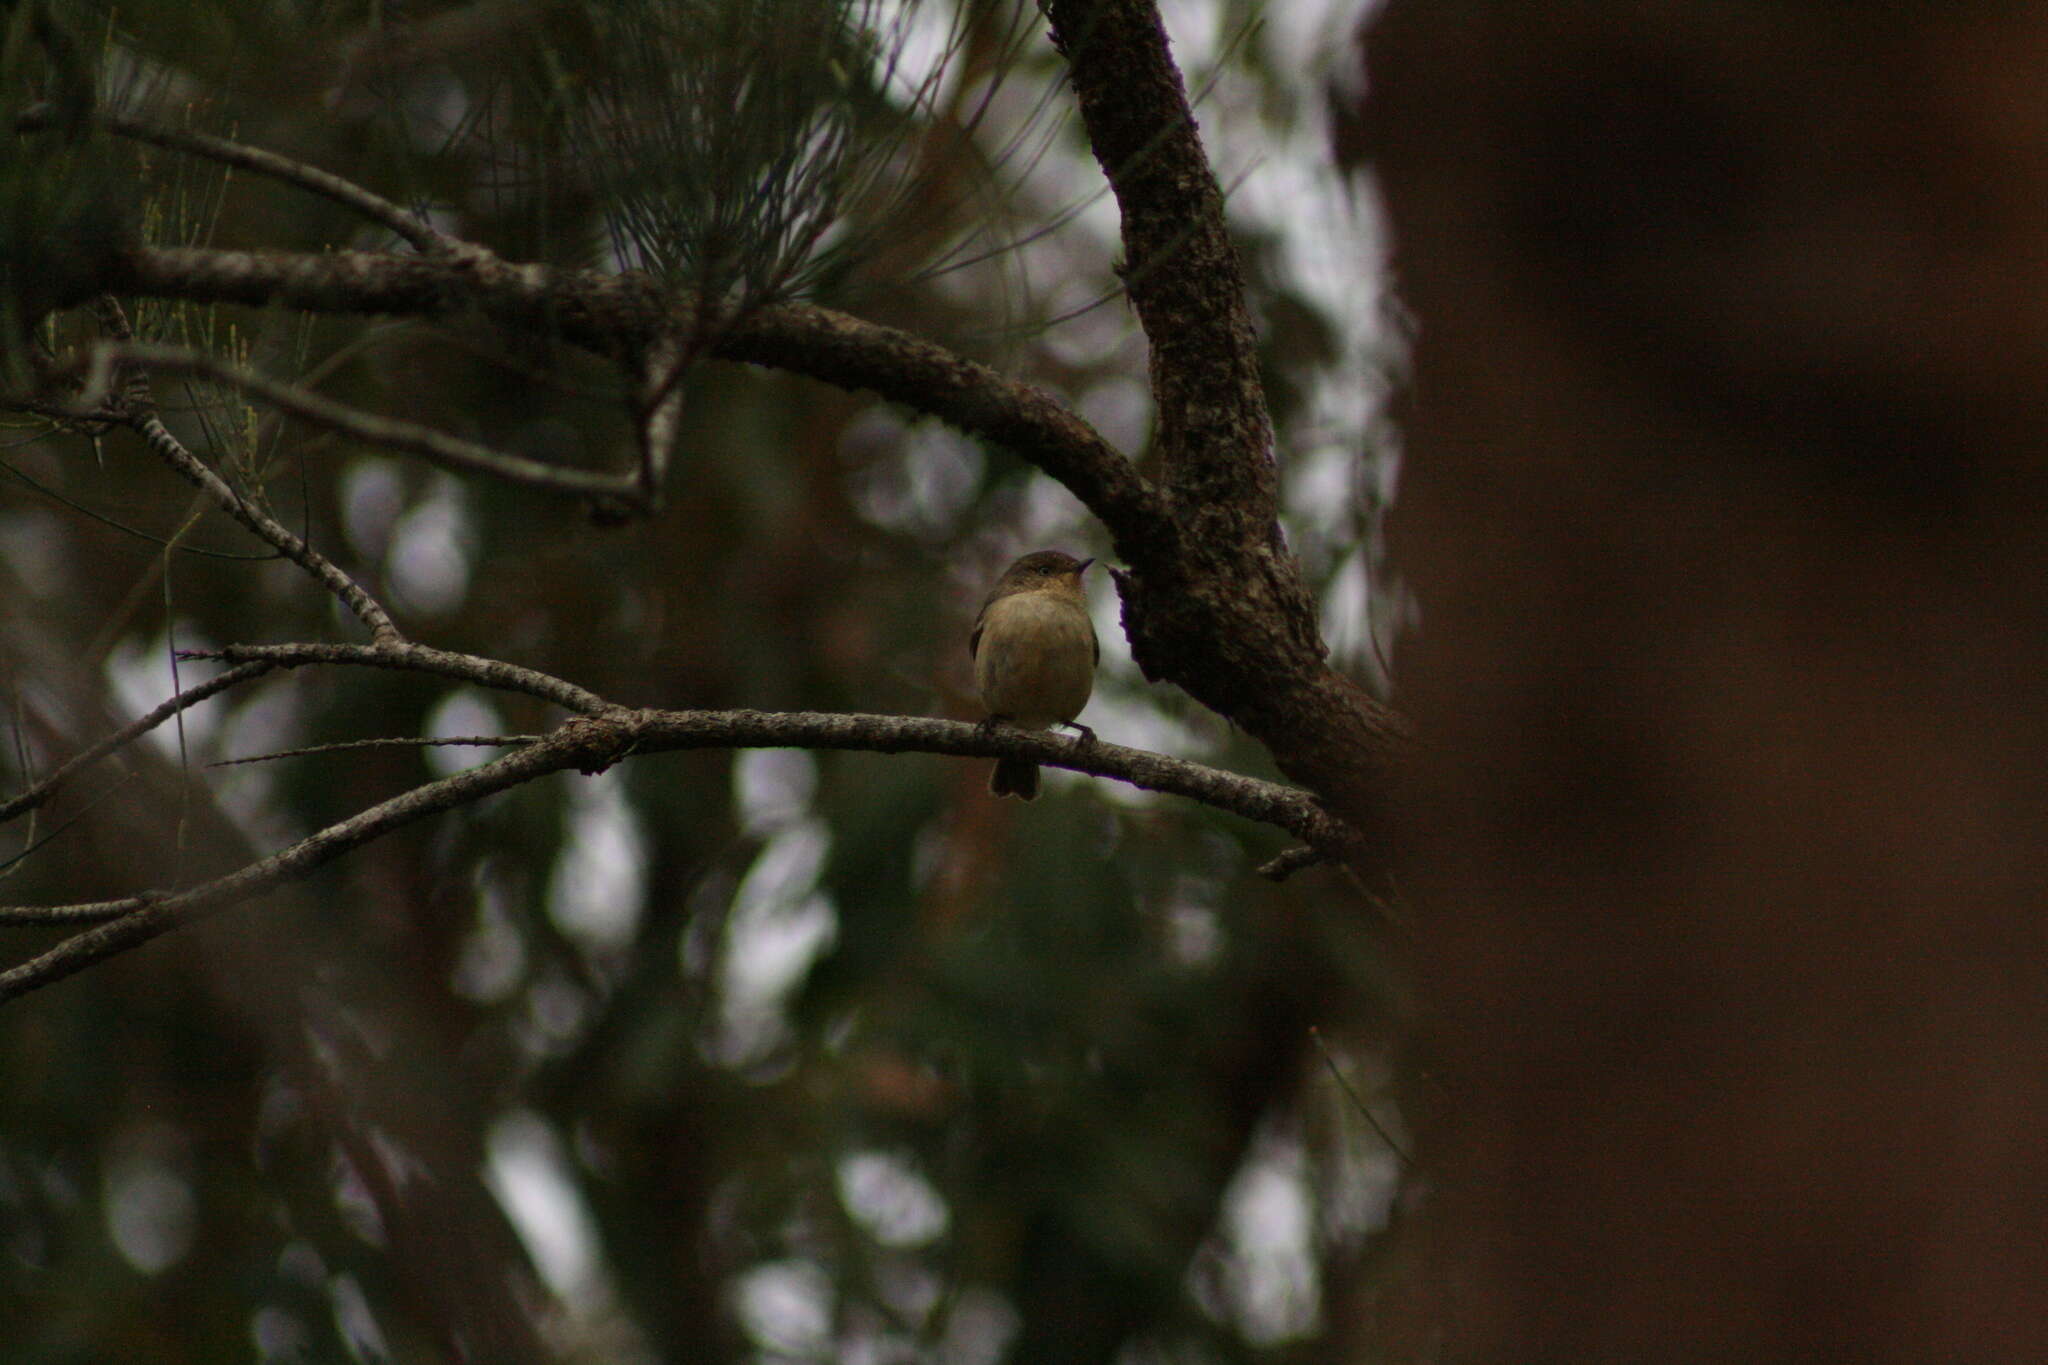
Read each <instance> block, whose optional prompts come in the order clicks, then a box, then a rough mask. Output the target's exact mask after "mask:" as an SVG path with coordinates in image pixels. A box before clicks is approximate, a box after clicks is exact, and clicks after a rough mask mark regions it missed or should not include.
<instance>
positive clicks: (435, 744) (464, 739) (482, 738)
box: [206, 735, 545, 768]
mask: <svg viewBox="0 0 2048 1365" xmlns="http://www.w3.org/2000/svg"><path fill="white" fill-rule="evenodd" d="M543 738H545V736H542V735H447V736H444V737H441V738H435V739H429V738H425V737H423V736H418V735H410V736H408V735H392V736H386V737H383V738H379V739H343V740H336V741H335V742H334V743H332V744H308V745H306V746H305V747H304V748H301V749H279V750H277V751H275V752H274V753H268V754H250V755H249V756H248V757H247V758H221V759H215V760H214V761H213V762H211V763H209V764H207V765H206V766H207V767H209V768H239V767H241V766H242V765H243V764H245V763H274V762H276V761H277V760H278V759H280V758H305V757H307V756H308V755H311V754H339V753H348V752H351V751H353V750H356V749H436V748H453V747H465V746H467V747H476V748H496V749H517V748H521V747H523V746H525V745H528V744H538V743H540V742H541V740H542V739H543Z"/></svg>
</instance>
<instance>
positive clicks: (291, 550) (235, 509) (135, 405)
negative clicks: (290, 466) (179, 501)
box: [85, 294, 405, 645]
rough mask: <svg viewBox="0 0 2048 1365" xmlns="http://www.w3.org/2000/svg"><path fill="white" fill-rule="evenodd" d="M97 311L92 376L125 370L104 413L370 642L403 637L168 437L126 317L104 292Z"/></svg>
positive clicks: (352, 587) (370, 600)
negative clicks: (291, 567) (264, 545)
mask: <svg viewBox="0 0 2048 1365" xmlns="http://www.w3.org/2000/svg"><path fill="white" fill-rule="evenodd" d="M97 311H98V313H99V320H100V326H101V328H102V329H103V330H104V331H105V332H106V333H107V335H109V336H111V337H113V338H114V342H113V343H112V344H111V345H104V344H103V345H101V346H100V347H97V348H95V351H94V360H93V371H94V372H95V373H97V372H98V371H99V370H100V368H101V367H103V366H109V365H111V367H112V368H113V369H114V370H115V372H116V373H117V374H118V372H119V371H120V369H121V368H123V366H124V365H126V367H127V368H128V369H129V373H128V374H127V376H126V377H125V380H124V379H122V378H115V379H112V380H111V381H110V387H111V389H112V392H111V393H109V394H108V395H107V397H106V399H105V400H104V402H105V404H106V405H107V408H108V410H109V411H111V412H114V413H118V414H119V416H120V419H121V420H122V421H123V422H125V423H126V424H127V425H129V426H130V427H133V428H134V429H135V431H136V433H137V434H138V435H140V436H141V437H142V439H143V442H144V444H146V445H147V446H148V447H149V448H150V450H151V451H153V452H154V453H155V454H156V456H157V458H159V459H161V460H162V461H163V462H164V463H165V464H168V465H169V466H170V467H171V468H172V469H173V470H175V471H176V472H177V473H178V474H179V475H180V476H181V477H183V478H184V479H185V480H186V481H187V482H189V483H191V484H193V485H194V486H196V487H197V488H198V489H199V490H200V491H201V492H203V493H205V494H206V495H207V496H209V497H211V498H212V499H213V500H214V501H215V502H216V503H218V504H219V505H220V507H221V509H222V510H223V511H225V512H226V513H227V514H228V515H229V516H231V517H233V518H234V519H235V520H236V521H238V522H240V523H241V524H242V525H243V526H244V527H246V528H247V529H248V530H249V532H250V533H251V534H253V535H255V536H256V537H257V538H258V539H260V540H264V541H267V542H269V543H270V544H271V545H272V546H273V547H275V548H276V550H277V551H278V552H279V553H280V554H282V555H283V556H284V557H285V558H287V559H289V560H291V561H292V562H293V563H294V564H297V565H298V566H299V567H300V568H302V569H304V570H305V571H306V572H307V573H309V574H311V575H312V576H313V581H314V582H316V583H318V584H320V585H321V586H322V587H324V588H326V589H327V590H328V591H329V592H331V593H333V594H334V595H335V596H336V597H338V598H340V599H341V603H342V605H343V606H345V607H347V608H348V609H349V610H350V611H351V612H353V613H355V615H356V618H357V619H358V620H360V621H361V622H362V623H363V624H364V625H365V626H368V627H369V629H370V638H371V639H372V640H374V641H375V642H376V643H378V644H380V645H388V644H397V643H400V642H401V641H403V640H404V638H405V637H404V636H403V635H401V634H400V633H399V631H398V627H397V626H395V625H393V624H392V622H391V617H390V614H389V613H387V612H386V611H385V610H384V608H383V607H382V606H380V605H379V604H378V602H377V600H376V599H375V598H374V597H371V596H370V594H369V592H368V591H367V590H366V589H364V587H363V586H362V584H360V583H358V582H356V581H355V580H354V579H353V578H350V577H349V576H348V575H347V574H346V573H343V572H342V571H341V569H340V568H338V567H337V566H336V565H335V564H334V562H333V561H331V560H329V559H328V558H327V556H325V555H323V554H321V553H320V552H319V551H318V550H316V549H314V548H313V547H312V546H311V545H309V544H307V543H306V541H304V540H303V539H301V538H300V537H298V536H296V535H293V534H292V533H291V532H290V531H288V530H286V529H285V528H284V525H283V524H282V523H281V522H279V521H278V520H277V519H276V518H275V517H273V516H271V515H270V514H269V513H268V512H266V511H264V510H263V508H262V507H260V506H258V505H257V504H256V503H254V502H252V501H250V500H249V499H247V498H244V497H243V496H242V495H241V494H240V493H238V492H236V491H235V490H234V489H233V488H232V487H230V486H229V485H228V482H227V481H226V480H225V479H223V478H221V477H220V476H219V475H218V474H216V473H214V472H213V470H212V469H211V468H209V467H208V466H207V465H206V463H205V462H204V461H202V460H201V459H199V457H198V456H196V455H194V454H193V453H192V452H191V451H189V450H187V449H186V448H185V444H184V442H182V441H180V440H179V439H178V438H177V437H176V436H173V435H172V434H171V433H170V431H169V429H168V428H166V427H165V426H164V424H163V421H162V420H161V419H160V418H159V417H158V416H157V411H156V400H155V399H153V398H152V397H151V396H150V391H149V375H148V372H147V371H146V370H145V369H143V368H141V366H139V365H136V364H135V363H134V362H132V361H128V360H126V359H125V357H127V356H128V355H130V354H132V352H133V337H134V333H133V331H132V330H131V329H130V328H129V325H128V315H127V313H125V312H124V311H122V308H121V305H120V303H119V301H117V300H116V299H115V298H114V297H113V296H112V295H108V294H103V295H101V296H100V299H99V302H98V305H97ZM97 387H99V385H98V384H97V383H96V382H95V383H89V384H88V385H87V392H86V395H85V400H86V402H87V404H88V405H89V406H98V405H99V404H98V402H97V401H96V400H98V399H99V395H97V394H95V393H94V392H93V390H94V389H95V388H97Z"/></svg>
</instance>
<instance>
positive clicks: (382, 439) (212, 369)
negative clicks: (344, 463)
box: [87, 342, 636, 631]
mask: <svg viewBox="0 0 2048 1365" xmlns="http://www.w3.org/2000/svg"><path fill="white" fill-rule="evenodd" d="M95 358H96V362H97V363H100V364H105V363H107V362H112V363H116V364H125V365H136V366H142V367H146V368H148V369H151V370H160V371H163V372H165V373H168V374H192V375H199V376H202V377H204V378H207V379H213V380H216V381H218V382H220V383H223V384H230V385H233V386H235V387H236V388H241V389H246V390H247V391H248V392H250V393H253V394H255V395H256V396H257V397H259V398H261V399H263V400H264V401H265V402H267V403H271V404H273V405H275V406H276V407H278V408H281V409H283V410H284V411H286V412H288V413H290V414H292V415H293V416H294V417H298V418H301V419H302V420H304V421H308V422H311V423H313V424H314V425H315V426H320V427H325V428H326V429H328V430H329V431H336V432H339V433H341V434H342V435H344V436H347V437H350V438H351V439H353V440H357V441H361V442H363V443H364V444H366V445H374V446H382V447H384V448H385V449H388V450H395V451H399V452H401V453H404V454H407V455H417V456H418V457H420V458H421V459H423V460H425V461H427V463H429V464H433V465H439V466H440V467H442V468H444V469H454V470H459V471H461V472H463V473H469V474H487V475H489V476H491V477H492V478H497V479H503V480H505V481H506V482H507V483H515V484H520V485H522V486H524V487H527V488H537V489H541V490H543V491H547V492H553V493H570V494H574V495H576V496H578V497H585V498H598V499H602V500H613V499H618V498H630V497H633V496H634V495H635V493H636V485H635V483H634V481H633V480H632V479H631V478H630V477H621V476H619V475H616V474H605V473H601V472H598V471H596V470H586V469H572V468H565V467H564V466H561V465H552V464H543V463H542V462H541V461H539V460H529V459H527V458H526V457H524V456H522V455H512V454H508V453H506V452H505V451H500V450H492V449H491V448H490V447H489V446H483V445H478V444H477V443H476V442H474V441H465V440H463V439H461V438H460V437H457V436H450V435H448V434H446V433H445V432H441V431H437V430H435V429H434V428H432V427H427V426H421V425H420V424H418V423H417V422H405V421H400V420H399V419H397V418H394V417H379V416H377V415H375V414H373V413H367V412H363V411H361V410H359V409H357V408H351V407H349V406H347V405H346V404H343V403H337V402H335V401H334V400H332V399H330V398H322V397H321V396H320V395H318V394H316V393H310V392H308V391H307V390H305V389H301V388H298V387H295V386H294V385H290V384H283V383H279V382H278V381H277V380H275V379H270V378H267V377H265V376H264V375H261V374H259V373H257V372H256V371H254V370H246V369H243V368H242V367H241V366H239V365H231V364H229V363H228V362H227V361H225V360H221V359H219V358H217V357H215V356H210V355H207V354H206V353H205V352H203V351H193V350H187V349H186V348H184V347H180V346H162V345H156V344H152V343H149V342H126V343H117V344H114V345H101V346H99V347H97V348H96V350H95ZM87 397H88V399H90V398H91V397H92V395H91V394H90V393H88V395H87ZM222 487H226V485H222ZM209 491H212V490H210V489H209ZM230 496H232V491H230ZM230 510H231V511H232V510H233V509H230ZM237 519H238V520H240V517H239V514H238V515H237ZM243 524H244V525H249V523H247V522H244V523H243ZM249 529H250V530H252V531H257V534H258V535H264V533H263V532H262V531H259V530H257V528H256V527H255V526H253V525H251V526H250V527H249ZM279 529H280V530H282V528H279ZM285 534H287V535H289V534H290V533H289V532H286V533H285ZM264 538H265V539H269V537H268V536H267V535H265V536H264ZM293 539H294V540H296V539H297V538H296V537H293ZM272 543H273V544H274V543H276V542H272ZM300 543H301V544H303V542H300ZM278 548H279V549H284V546H282V545H279V546H278ZM286 553H287V554H290V553H291V552H290V551H289V550H287V551H286ZM292 558H294V559H297V558H298V556H297V555H292ZM353 605H354V604H351V607H352V608H353ZM358 614H360V613H358ZM366 619H367V618H366ZM372 629H373V631H374V626H373V627H372Z"/></svg>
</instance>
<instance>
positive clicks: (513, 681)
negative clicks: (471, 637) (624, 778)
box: [178, 642, 619, 716]
mask: <svg viewBox="0 0 2048 1365" xmlns="http://www.w3.org/2000/svg"><path fill="white" fill-rule="evenodd" d="M178 657H179V658H181V659H218V660H220V661H221V662H223V663H229V664H242V663H263V664H267V665H269V666H270V667H272V668H304V667H306V666H307V665H309V664H360V665H362V666H365V667H368V668H390V669H396V670H398V671H399V672H403V673H432V674H436V675H438V676H440V677H443V678H453V679H455V680H456V681H458V682H471V683H475V684H476V685H477V686H479V687H488V688H492V689H494V690H496V691H500V692H523V693H525V694H526V695H527V696H529V697H538V698H540V699H541V700H542V701H550V702H553V703H554V704H555V705H557V706H559V707H561V708H562V709H563V710H565V711H571V712H574V713H575V714H577V715H580V716H595V715H600V714H603V713H605V712H609V711H616V710H618V709H619V708H618V707H616V706H614V705H613V704H612V703H610V702H608V701H606V700H605V699H604V698H602V697H600V696H598V695H597V694H596V693H595V692H586V691H585V690H583V689H582V688H580V687H578V686H577V685H576V684H574V683H572V682H565V681H564V680H562V679H561V678H557V677H554V676H553V675H551V674H547V673H542V672H540V671H539V670H538V669H532V668H522V667H520V666H519V665H518V664H508V663H505V662H504V661H502V660H500V659H486V658H484V657H483V656H481V655H477V654H456V653H452V652H451V651H449V650H445V649H430V648H428V647H427V646H426V645H418V644H412V643H410V642H407V643H405V644H400V645H394V646H389V647H378V646H374V645H340V644H287V645H227V646H224V647H222V648H220V649H181V650H179V651H178Z"/></svg>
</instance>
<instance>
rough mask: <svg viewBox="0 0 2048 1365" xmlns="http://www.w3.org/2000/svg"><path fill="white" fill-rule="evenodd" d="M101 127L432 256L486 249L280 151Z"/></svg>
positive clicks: (42, 117)
mask: <svg viewBox="0 0 2048 1365" xmlns="http://www.w3.org/2000/svg"><path fill="white" fill-rule="evenodd" d="M93 121H94V122H95V123H97V124H98V125H99V126H100V127H102V128H105V129H107V130H108V131H109V132H112V133H116V134H118V135H120V136H121V137H125V138H130V139H132V140H134V141H136V142H146V143H148V144H150V145H151V146H153V147H163V148H167V149H169V150H171V151H176V152H187V153H190V154H191V155H193V156H198V157H204V158H205V159H206V160H208V161H214V162H218V163H219V164H221V165H223V166H233V167H235V168H237V169H239V170H245V171H250V172H252V173H254V174H256V175H262V176H268V177H269V178H270V179H272V180H281V181H283V182H284V183H286V184H288V185H296V186H297V187H298V188H300V189H302V190H306V191H308V192H309V193H312V194H317V195H319V196H320V197H321V198H323V199H327V200H330V201H332V202H333V203H336V204H339V205H341V206H342V207H343V208H346V209H349V210H351V211H352V212H355V213H359V214H361V215H362V216H363V217H365V218H368V219H370V220H371V221H372V222H375V223H379V224H382V225H383V226H384V227H387V228H389V229H391V231H392V232H394V233H396V234H397V235H398V236H399V237H401V238H403V239H404V240H405V241H407V242H409V243H411V244H412V245H413V246H414V247H416V248H418V249H419V250H421V251H424V252H428V253H440V254H450V253H464V252H481V251H483V248H482V247H479V246H475V245H473V244H471V243H468V242H465V241H463V240H462V239H460V238H458V237H451V236H449V235H448V234H447V233H445V232H442V231H441V230H440V229H439V228H436V227H435V226H434V225H433V224H431V223H429V222H427V221H426V220H425V219H423V218H421V217H420V216H419V215H418V214H416V213H413V212H410V211H409V210H407V209H403V208H400V207H399V206H398V205H396V204H394V203H392V202H391V201H390V200H388V199H386V198H384V197H383V196H381V195H378V194H373V193H372V192H371V191H369V190H366V189H364V188H363V187H362V186H361V185H358V184H356V183H355V182H354V181H352V180H344V179H343V178H342V177H340V176H338V175H335V174H333V173H332V172H329V171H323V170H321V169H319V168H318V167H315V166H308V165H306V164H305V163H304V162H300V161H293V160H292V159H291V158H290V157H285V156H279V155H278V154H277V153H276V152H268V151H264V150H263V149H262V148H260V147H250V146H247V145H245V144H243V143H240V142H234V141H231V140H229V139H227V138H224V137H214V136H212V135H211V134H207V133H195V132H192V131H190V130H189V129H184V128H165V127H161V126H159V125H157V124H153V123H150V122H148V121H146V120H144V119H139V118H134V117H132V116H130V115H126V114H115V113H106V112H101V113H98V114H97V115H96V116H95V118H94V120H93ZM56 124H57V114H56V110H55V109H54V108H53V107H52V106H51V105H49V104H48V103H42V104H35V105H31V106H30V107H29V108H27V109H24V110H23V111H22V112H21V113H19V114H17V115H15V117H14V131H15V132H17V133H36V132H42V131H44V130H45V129H48V128H52V127H55V126H56Z"/></svg>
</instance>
